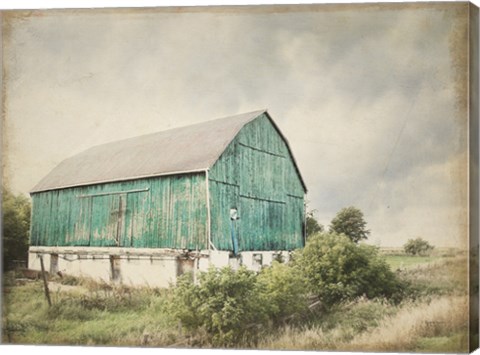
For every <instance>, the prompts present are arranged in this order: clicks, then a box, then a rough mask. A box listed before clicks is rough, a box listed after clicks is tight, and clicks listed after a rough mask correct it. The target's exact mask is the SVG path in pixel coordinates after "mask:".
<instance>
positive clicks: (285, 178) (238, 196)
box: [209, 115, 305, 251]
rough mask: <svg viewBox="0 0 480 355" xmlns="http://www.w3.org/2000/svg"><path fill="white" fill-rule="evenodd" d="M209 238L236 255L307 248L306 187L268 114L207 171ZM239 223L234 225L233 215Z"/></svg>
mask: <svg viewBox="0 0 480 355" xmlns="http://www.w3.org/2000/svg"><path fill="white" fill-rule="evenodd" d="M209 186H210V208H211V239H212V242H213V244H214V245H215V247H216V248H218V249H220V250H232V245H233V242H232V231H233V235H234V236H235V237H236V238H237V240H238V245H239V250H240V251H253V250H292V249H295V248H299V247H302V246H303V243H304V237H303V228H304V193H305V191H304V188H303V185H302V183H301V180H300V177H299V175H298V173H297V171H296V169H295V166H294V163H293V160H292V157H291V155H290V152H289V150H288V147H287V145H286V144H285V142H284V140H283V139H282V137H281V136H280V135H279V133H278V132H277V130H276V129H275V127H274V126H273V124H272V123H271V122H270V120H269V119H268V117H267V116H266V115H262V116H260V117H259V118H257V119H255V120H253V121H252V122H250V123H248V124H247V125H245V127H244V128H243V129H242V130H241V131H240V132H239V134H238V135H237V137H236V138H235V139H234V140H233V141H232V142H231V143H230V145H229V146H228V147H227V149H226V150H225V151H224V153H223V154H222V156H221V157H220V159H219V160H218V161H217V162H216V163H215V164H214V166H213V167H212V168H211V169H210V172H209ZM231 208H237V209H238V213H239V216H240V219H239V220H237V221H235V222H232V221H231V220H230V216H229V211H230V209H231Z"/></svg>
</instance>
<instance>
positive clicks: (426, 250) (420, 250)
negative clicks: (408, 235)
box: [403, 238, 433, 256]
mask: <svg viewBox="0 0 480 355" xmlns="http://www.w3.org/2000/svg"><path fill="white" fill-rule="evenodd" d="M403 249H404V250H405V253H407V254H410V255H420V256H425V255H429V254H430V252H431V251H432V250H433V246H432V245H430V243H429V242H427V241H426V240H424V239H422V238H416V239H409V240H408V242H407V243H405V245H404V246H403Z"/></svg>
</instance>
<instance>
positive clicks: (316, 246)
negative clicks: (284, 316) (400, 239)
mask: <svg viewBox="0 0 480 355" xmlns="http://www.w3.org/2000/svg"><path fill="white" fill-rule="evenodd" d="M297 264H298V266H299V268H300V269H301V271H302V273H303V274H304V275H305V277H306V278H307V280H308V283H309V289H310V291H311V292H313V293H314V294H316V295H318V296H319V298H320V299H321V301H322V303H323V305H324V306H331V305H333V304H335V303H337V302H341V301H344V300H353V299H355V298H356V297H360V296H366V297H367V298H375V297H387V298H389V297H390V298H393V299H394V300H397V299H398V298H400V297H401V294H402V291H403V284H402V283H401V282H400V280H399V279H398V278H397V277H396V275H395V274H394V273H393V272H392V271H391V270H390V267H389V266H388V264H387V263H386V261H385V260H384V259H383V258H382V257H381V256H380V254H379V252H378V248H376V247H373V246H369V245H357V244H356V243H354V242H353V241H352V240H351V239H350V238H348V237H347V236H345V235H343V234H340V235H338V234H335V233H323V234H317V235H315V236H313V237H311V238H310V240H309V241H308V242H307V244H306V246H305V248H304V249H303V251H301V252H300V254H299V256H298V257H297Z"/></svg>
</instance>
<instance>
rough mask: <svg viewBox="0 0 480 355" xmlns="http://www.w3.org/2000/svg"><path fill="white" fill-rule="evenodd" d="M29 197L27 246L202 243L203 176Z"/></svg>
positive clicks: (186, 245)
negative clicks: (28, 241)
mask: <svg viewBox="0 0 480 355" xmlns="http://www.w3.org/2000/svg"><path fill="white" fill-rule="evenodd" d="M143 189H148V191H137V190H143ZM129 191H130V192H129ZM132 191H133V192H132ZM32 200H33V209H32V227H31V245H44V246H121V247H141V248H182V249H183V248H185V249H196V248H199V249H205V248H206V247H207V246H206V228H207V223H206V222H207V217H206V216H207V207H206V188H205V174H186V175H181V176H180V175H175V176H164V177H159V178H150V179H141V180H134V181H127V182H118V183H107V184H99V185H92V186H84V187H76V188H68V189H61V190H53V191H46V192H39V193H35V194H33V195H32Z"/></svg>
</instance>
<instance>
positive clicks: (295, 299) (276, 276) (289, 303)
mask: <svg viewBox="0 0 480 355" xmlns="http://www.w3.org/2000/svg"><path fill="white" fill-rule="evenodd" d="M257 287H258V289H259V293H260V295H261V297H260V299H265V300H268V301H267V302H266V303H265V308H266V312H267V315H268V317H269V319H270V320H272V321H273V322H274V323H276V324H279V323H280V322H281V321H283V320H286V319H287V318H290V317H294V316H301V315H302V314H303V313H304V312H305V311H306V310H307V309H308V307H307V299H306V280H305V279H304V278H303V276H302V275H301V274H300V270H298V268H296V267H293V266H291V265H288V264H281V263H279V262H276V261H274V262H273V263H272V265H271V266H270V267H267V268H264V269H263V270H262V272H261V273H260V274H259V275H258V285H257Z"/></svg>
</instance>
